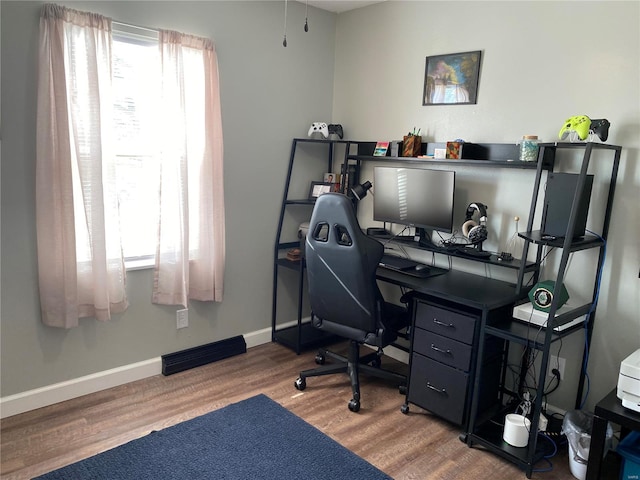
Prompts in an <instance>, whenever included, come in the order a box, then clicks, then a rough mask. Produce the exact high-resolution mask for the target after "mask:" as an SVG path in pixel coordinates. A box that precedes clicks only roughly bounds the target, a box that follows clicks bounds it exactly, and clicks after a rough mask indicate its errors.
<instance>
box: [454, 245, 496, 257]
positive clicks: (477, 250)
mask: <svg viewBox="0 0 640 480" xmlns="http://www.w3.org/2000/svg"><path fill="white" fill-rule="evenodd" d="M458 253H462V254H464V255H469V256H470V257H475V258H489V257H490V256H491V253H490V252H485V251H484V250H482V242H480V243H476V244H475V245H474V246H473V247H471V248H469V247H462V248H459V249H458Z"/></svg>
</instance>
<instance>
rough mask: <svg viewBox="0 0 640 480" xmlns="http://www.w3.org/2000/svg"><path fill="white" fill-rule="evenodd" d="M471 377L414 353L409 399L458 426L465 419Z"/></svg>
mask: <svg viewBox="0 0 640 480" xmlns="http://www.w3.org/2000/svg"><path fill="white" fill-rule="evenodd" d="M468 377H469V376H468V375H467V374H466V373H465V372H463V371H462V370H457V369H455V368H452V367H448V366H447V365H444V364H442V363H440V362H437V361H435V360H433V359H431V358H427V357H424V356H422V355H420V354H418V353H414V354H413V355H412V357H411V380H410V382H409V392H408V394H407V400H408V401H409V402H411V403H415V404H416V405H418V406H419V407H422V408H424V409H426V410H429V411H430V412H432V413H434V414H436V415H438V416H440V417H442V418H444V419H446V420H449V421H450V422H453V423H456V424H458V425H461V424H462V421H463V420H464V408H465V404H466V395H467V393H466V392H467V381H468Z"/></svg>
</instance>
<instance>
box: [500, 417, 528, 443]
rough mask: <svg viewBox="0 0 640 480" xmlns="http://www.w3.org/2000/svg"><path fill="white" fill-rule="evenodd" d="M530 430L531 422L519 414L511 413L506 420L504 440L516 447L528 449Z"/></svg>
mask: <svg viewBox="0 0 640 480" xmlns="http://www.w3.org/2000/svg"><path fill="white" fill-rule="evenodd" d="M530 430H531V420H529V419H528V418H527V417H524V416H522V415H518V414H517V413H510V414H508V415H507V416H506V417H505V419H504V432H503V433H502V439H503V440H504V441H505V442H507V443H508V444H509V445H512V446H514V447H526V446H527V444H528V443H529V431H530Z"/></svg>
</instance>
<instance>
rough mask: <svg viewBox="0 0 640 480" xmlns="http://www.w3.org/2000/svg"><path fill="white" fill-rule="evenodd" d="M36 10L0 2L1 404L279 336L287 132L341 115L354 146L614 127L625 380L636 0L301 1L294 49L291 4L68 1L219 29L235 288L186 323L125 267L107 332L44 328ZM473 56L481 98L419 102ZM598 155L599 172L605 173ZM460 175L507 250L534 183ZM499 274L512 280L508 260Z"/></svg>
mask: <svg viewBox="0 0 640 480" xmlns="http://www.w3.org/2000/svg"><path fill="white" fill-rule="evenodd" d="M60 3H64V4H68V5H71V3H70V2H60ZM39 4H40V2H37V3H23V2H16V3H14V2H6V1H3V2H2V3H1V4H0V5H1V6H0V8H1V13H2V38H1V39H2V44H1V45H2V65H1V66H2V70H1V71H2V106H3V107H4V108H3V110H2V140H3V142H2V157H3V158H2V192H1V193H2V319H1V322H2V323H1V327H2V345H1V347H2V370H1V374H2V385H1V386H2V396H6V395H10V394H13V393H18V392H23V391H26V390H29V389H33V388H37V387H40V386H45V385H49V384H53V383H56V382H60V381H63V380H66V379H71V378H76V377H79V376H82V375H86V374H90V373H94V372H99V371H102V370H105V369H108V368H113V367H116V366H120V365H126V364H129V363H132V362H136V361H141V360H146V359H149V358H153V357H156V356H158V355H160V354H163V353H167V352H171V351H176V350H180V349H183V348H187V347H189V346H194V345H198V344H202V343H205V342H208V341H214V340H217V339H222V338H226V337H229V336H232V335H237V334H242V333H246V332H250V331H254V330H257V329H261V328H265V327H268V326H269V321H270V312H271V309H270V308H271V286H272V285H271V281H272V280H271V275H272V269H271V254H272V248H273V239H274V237H275V223H276V219H277V215H278V208H279V202H280V199H281V192H282V187H283V179H284V175H285V168H286V163H287V160H288V155H289V146H290V140H291V138H292V137H295V136H305V135H306V132H307V129H308V125H309V123H310V122H312V121H318V120H325V121H328V120H331V121H333V122H336V123H342V124H343V126H344V127H345V131H346V132H347V136H348V137H349V138H352V139H358V140H392V139H398V138H401V137H402V135H403V134H404V133H406V131H408V130H409V129H411V128H413V127H414V126H417V127H421V128H422V131H423V132H426V134H425V135H426V140H429V141H434V140H437V141H446V140H451V139H454V138H458V137H461V138H464V139H466V140H467V141H475V142H511V141H514V142H515V141H516V140H517V139H518V138H520V137H521V136H522V135H523V134H532V133H533V134H538V135H540V136H541V137H542V138H543V139H544V140H547V141H552V140H554V139H555V138H556V136H557V132H558V130H559V128H560V126H561V124H562V121H563V120H564V119H565V118H566V117H568V116H571V115H576V114H587V115H590V116H592V117H594V118H597V117H606V118H608V119H609V120H610V121H611V123H612V129H611V135H610V140H609V142H610V143H615V144H620V145H623V146H624V148H625V150H624V155H623V162H622V165H621V169H620V175H619V184H618V190H617V193H616V203H615V206H614V207H615V210H614V217H613V220H612V224H611V234H610V245H609V249H608V252H609V254H608V258H607V263H606V268H605V272H604V276H603V282H602V292H601V301H600V305H599V308H598V319H597V324H596V328H595V336H594V339H593V343H592V351H591V362H590V369H589V372H590V374H591V379H592V382H591V394H590V396H589V404H593V403H594V402H595V401H597V400H598V398H600V397H601V396H603V395H604V393H606V392H607V391H608V390H610V389H611V388H613V386H615V382H616V379H617V372H618V366H619V362H620V360H621V359H622V358H623V357H624V356H626V355H628V354H629V353H631V352H632V351H633V350H635V349H636V348H638V347H640V320H639V319H638V317H639V316H638V311H639V309H640V297H639V295H640V294H639V291H640V289H639V288H638V286H639V283H638V282H639V280H638V268H639V266H640V257H639V250H640V249H639V242H638V232H640V216H639V214H638V208H637V198H638V185H639V184H640V172H639V170H638V167H637V165H638V160H639V158H638V156H639V150H638V149H639V147H640V145H639V143H640V140H639V138H638V132H639V131H640V93H639V85H640V65H639V62H640V38H639V31H640V24H639V14H640V12H639V5H640V4H639V3H638V2H579V3H576V2H566V3H565V2H495V3H494V2H413V1H411V2H403V1H393V2H386V3H382V4H377V5H373V6H370V7H365V8H362V9H357V10H354V11H350V12H346V13H343V14H340V15H333V14H329V13H327V12H323V11H320V10H317V9H313V8H310V9H309V11H310V26H311V29H310V31H309V33H307V34H304V33H303V31H302V25H303V23H304V5H300V4H298V3H297V2H289V28H288V41H289V47H287V48H286V49H284V48H283V47H282V46H281V42H282V23H283V18H282V16H283V2H281V1H278V2H193V3H186V2H153V3H151V2H83V3H74V4H72V5H74V6H75V7H76V8H79V9H85V10H92V11H97V12H100V13H104V14H106V15H109V16H111V17H112V18H114V19H115V20H119V21H122V22H128V23H132V24H137V25H142V26H148V27H162V28H171V29H176V30H182V31H186V32H189V33H193V34H197V35H203V36H208V37H210V38H213V39H214V40H215V42H216V45H217V51H218V55H219V63H220V75H221V94H222V107H223V123H224V135H225V152H226V153H225V181H226V199H227V222H228V223H227V232H228V235H227V241H228V248H227V252H228V257H227V275H226V292H225V299H224V301H223V302H222V304H219V305H213V306H212V305H208V304H199V303H196V304H193V305H190V321H191V326H190V327H189V328H188V329H185V330H180V331H176V329H175V309H173V308H168V307H158V306H154V305H152V304H151V302H150V296H151V274H150V272H149V271H141V272H131V273H130V274H129V277H128V288H129V294H130V300H131V307H130V309H129V310H128V311H127V312H126V313H125V314H123V315H122V316H120V317H118V318H115V319H114V320H113V321H111V322H108V323H104V324H102V323H98V322H96V321H95V320H93V319H86V320H84V321H83V322H82V326H81V327H79V328H77V329H74V330H71V331H60V330H55V329H51V328H47V327H44V326H43V325H42V324H41V323H40V319H39V306H38V291H37V281H36V278H37V275H36V273H37V270H36V254H35V225H34V224H35V217H34V201H33V199H34V191H33V177H34V163H35V160H34V158H35V142H34V140H35V132H34V128H35V84H36V57H37V39H38V32H37V28H38V8H39ZM578 5H579V6H578ZM567 38H572V39H573V38H585V39H586V41H588V44H586V45H585V46H583V47H581V46H580V45H578V44H576V43H571V42H567ZM469 50H483V65H482V71H481V78H480V86H479V96H478V104H477V105H473V106H429V107H424V106H422V102H421V95H422V85H423V77H424V61H425V57H426V56H427V55H437V54H442V53H454V52H462V51H469ZM334 70H335V71H334ZM332 102H333V104H332ZM565 161H566V162H569V161H570V159H566V160H565ZM594 163H595V164H596V165H594V169H595V170H596V172H595V173H598V172H599V169H600V168H601V165H598V164H597V163H598V162H594ZM602 163H603V164H604V163H606V162H604V161H603V162H602ZM459 178H460V183H459V185H460V188H459V191H458V192H457V198H456V201H457V202H458V205H460V207H459V208H458V210H461V211H460V212H459V213H458V214H457V217H458V218H457V221H460V217H463V211H464V207H465V206H466V203H467V202H468V201H483V202H485V203H487V204H489V206H490V213H489V227H490V231H491V232H492V238H491V239H490V240H489V242H488V246H489V247H490V248H491V249H496V250H499V249H502V248H503V247H504V246H505V243H506V241H507V240H508V239H509V238H510V236H511V234H512V233H513V224H512V220H511V219H512V217H513V216H514V215H520V216H521V217H522V218H523V220H522V222H521V224H520V225H521V227H522V226H523V225H525V223H524V221H526V214H527V213H528V207H527V205H528V202H529V199H530V190H531V181H532V177H531V174H530V173H526V172H525V173H523V172H502V171H494V172H491V173H486V172H483V173H478V172H474V171H472V170H470V171H465V170H464V169H463V170H462V172H461V174H460V175H459ZM600 183H601V182H600ZM598 188H601V185H600V186H599V187H598ZM245 191H249V192H251V193H250V194H249V196H247V195H245V194H244V192H245ZM368 201H370V199H368ZM361 212H362V213H361V221H362V223H363V224H364V225H366V224H367V223H371V219H370V218H371V217H370V203H367V201H365V202H363V205H362V209H361ZM601 214H602V212H601V209H599V207H598V206H597V205H596V206H593V208H592V211H591V212H590V222H592V223H593V224H594V225H595V224H597V221H598V216H601ZM593 228H594V229H595V228H596V227H593ZM416 255H420V253H418V252H416ZM552 261H553V259H552ZM591 263H592V262H591V259H590V258H589V254H587V256H586V257H579V258H578V257H576V258H575V259H574V261H572V265H571V283H570V284H569V285H568V287H569V289H570V291H571V293H572V294H576V295H577V294H581V293H584V291H585V290H586V293H587V294H588V293H589V291H588V290H589V288H590V287H585V285H589V282H588V281H587V282H585V281H584V280H583V279H582V277H585V278H586V277H587V276H588V274H589V273H591V272H590V265H591ZM456 267H457V268H463V269H470V270H473V268H474V266H473V265H468V264H466V263H464V262H457V263H456ZM482 273H485V272H484V271H483V272H482ZM488 273H489V274H490V275H491V276H494V277H500V276H502V275H503V274H504V272H501V271H499V270H498V269H496V268H493V269H491V270H490V271H489V272H488ZM287 294H290V295H291V296H294V295H295V292H285V298H286V296H287ZM289 313H290V315H289V316H290V317H291V318H293V317H294V311H293V310H289ZM284 316H285V317H286V316H287V312H285V313H284ZM581 342H582V338H580V335H574V336H573V337H572V338H571V339H567V340H566V341H565V342H563V346H562V351H561V356H563V357H566V358H567V359H568V365H567V370H568V372H569V373H570V372H571V369H573V373H575V369H576V368H577V362H579V351H580V345H581ZM574 383H575V382H574ZM574 392H575V385H572V382H571V379H567V381H566V382H563V387H562V388H561V389H560V390H559V392H558V397H556V398H554V399H553V403H554V404H557V405H558V406H560V407H563V408H572V403H573V395H574Z"/></svg>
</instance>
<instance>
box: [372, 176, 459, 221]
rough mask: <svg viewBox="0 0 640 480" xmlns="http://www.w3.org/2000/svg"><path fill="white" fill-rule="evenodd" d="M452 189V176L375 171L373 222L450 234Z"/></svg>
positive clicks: (453, 184) (453, 180)
mask: <svg viewBox="0 0 640 480" xmlns="http://www.w3.org/2000/svg"><path fill="white" fill-rule="evenodd" d="M454 188H455V172H449V171H443V170H427V169H421V168H396V167H375V168H374V170H373V191H374V195H373V219H374V220H377V221H379V222H392V223H399V224H401V225H409V226H413V227H419V228H424V229H430V230H438V231H441V232H448V233H451V232H452V231H453V192H454Z"/></svg>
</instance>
